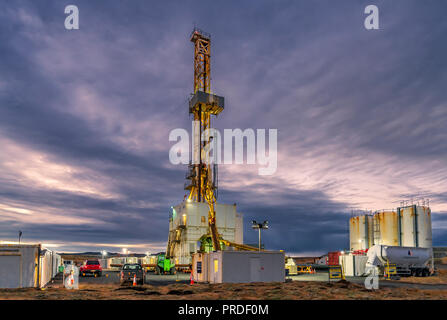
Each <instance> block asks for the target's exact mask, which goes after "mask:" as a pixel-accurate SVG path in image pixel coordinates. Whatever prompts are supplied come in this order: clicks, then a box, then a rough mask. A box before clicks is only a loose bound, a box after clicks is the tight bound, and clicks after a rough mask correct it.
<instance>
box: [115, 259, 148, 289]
mask: <svg viewBox="0 0 447 320" xmlns="http://www.w3.org/2000/svg"><path fill="white" fill-rule="evenodd" d="M145 275H146V274H145V271H144V269H143V268H142V267H141V264H139V263H126V264H124V265H123V267H122V268H121V274H120V284H121V285H123V284H124V283H126V282H131V283H133V279H134V277H136V281H137V284H144V280H145Z"/></svg>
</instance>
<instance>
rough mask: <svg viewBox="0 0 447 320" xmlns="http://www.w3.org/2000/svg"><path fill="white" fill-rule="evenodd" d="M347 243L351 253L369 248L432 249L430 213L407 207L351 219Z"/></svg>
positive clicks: (429, 211)
mask: <svg viewBox="0 0 447 320" xmlns="http://www.w3.org/2000/svg"><path fill="white" fill-rule="evenodd" d="M349 239H350V249H351V250H352V251H356V250H366V249H369V248H370V247H372V246H373V245H387V246H401V247H419V248H432V228H431V210H430V208H429V207H428V206H419V205H411V206H405V207H399V208H397V209H396V210H382V211H377V212H375V213H373V214H364V215H359V216H354V217H351V219H350V220H349Z"/></svg>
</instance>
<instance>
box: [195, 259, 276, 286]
mask: <svg viewBox="0 0 447 320" xmlns="http://www.w3.org/2000/svg"><path fill="white" fill-rule="evenodd" d="M192 268H193V277H194V280H195V281H198V282H209V283H225V282H229V283H246V282H284V280H285V255H284V252H281V251H216V252H209V253H195V254H193V256H192Z"/></svg>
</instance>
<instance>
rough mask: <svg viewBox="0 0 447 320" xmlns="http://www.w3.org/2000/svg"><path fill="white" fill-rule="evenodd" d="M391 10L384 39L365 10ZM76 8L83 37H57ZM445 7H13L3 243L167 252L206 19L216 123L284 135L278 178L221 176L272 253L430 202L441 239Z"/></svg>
mask: <svg viewBox="0 0 447 320" xmlns="http://www.w3.org/2000/svg"><path fill="white" fill-rule="evenodd" d="M371 3H373V4H376V5H378V7H379V9H380V30H376V31H368V30H366V29H365V28H364V24H363V23H364V19H365V17H366V15H365V14H364V8H365V7H366V6H367V5H368V4H371ZM68 4H76V5H77V6H78V7H79V10H80V29H79V30H73V31H67V30H65V29H64V20H65V16H66V15H65V14H64V8H65V6H66V5H68ZM446 9H447V4H446V3H445V1H444V0H438V1H434V0H433V1H422V0H419V1H410V0H394V1H377V0H375V1H362V0H355V1H336V4H335V1H329V0H327V1H311V0H306V1H304V0H300V1H220V2H218V1H178V2H175V1H169V2H167V1H137V0H134V1H118V0H114V1H100V0H95V1H91V0H90V1H77V0H74V1H70V2H68V1H46V0H39V1H31V0H29V1H19V0H17V1H3V2H2V5H1V10H0V146H1V149H0V240H3V241H14V240H16V239H17V233H18V230H22V231H23V237H24V238H23V239H24V241H27V242H42V243H44V244H46V245H48V246H50V247H52V248H55V249H57V250H60V251H70V250H71V251H73V250H101V249H108V250H115V251H116V250H120V248H122V247H123V246H127V247H128V248H129V249H130V250H132V251H138V252H144V251H146V250H149V251H152V252H155V251H159V250H163V249H164V248H165V243H166V240H167V231H168V214H169V208H170V206H171V205H174V204H177V203H179V202H181V201H182V199H183V196H184V194H185V192H184V190H183V183H184V175H185V171H186V168H185V167H184V166H175V165H172V164H170V163H169V158H168V153H169V149H170V147H171V146H172V144H173V143H171V142H169V141H168V135H169V132H170V131H171V130H172V129H174V128H187V129H189V128H190V126H191V123H190V119H189V117H188V109H187V103H186V101H187V98H188V96H189V94H190V92H191V91H192V77H193V74H192V71H193V69H192V57H193V48H192V44H191V43H190V42H189V34H190V32H191V30H192V28H193V26H194V24H196V25H197V26H199V27H200V28H202V29H204V30H206V31H208V32H210V33H211V34H212V88H213V91H214V92H215V93H217V94H220V95H223V96H225V99H226V108H225V111H224V113H223V114H222V115H221V116H219V118H218V119H217V121H215V126H216V127H217V128H219V129H224V128H242V129H245V128H254V129H256V128H276V129H278V170H277V172H276V173H275V174H274V175H273V176H259V175H258V174H257V169H258V167H257V166H256V165H222V166H221V167H220V182H219V187H220V192H219V199H220V201H221V202H224V203H237V205H238V208H239V211H241V212H243V213H244V214H245V223H246V227H245V242H247V243H253V242H256V239H257V233H256V232H255V231H253V230H251V229H250V228H249V221H250V220H252V219H259V220H263V219H268V220H269V221H270V226H271V228H270V229H269V230H268V231H266V232H265V237H264V240H265V243H266V246H267V248H271V249H285V250H287V251H288V252H293V253H300V254H309V253H323V252H327V251H328V250H337V249H343V248H347V247H348V246H349V244H348V223H347V219H348V217H349V216H350V212H351V210H352V209H353V208H357V209H369V210H376V209H387V208H395V207H397V206H398V205H399V203H400V201H401V200H403V199H407V198H410V197H411V196H413V197H422V196H424V197H428V198H430V200H431V201H430V204H431V207H432V211H433V239H434V244H435V245H447V58H446V57H447V41H446V36H447V20H446V18H445V14H446Z"/></svg>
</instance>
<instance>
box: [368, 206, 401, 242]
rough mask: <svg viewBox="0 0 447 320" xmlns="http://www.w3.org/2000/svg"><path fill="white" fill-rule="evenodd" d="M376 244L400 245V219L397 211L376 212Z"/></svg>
mask: <svg viewBox="0 0 447 320" xmlns="http://www.w3.org/2000/svg"><path fill="white" fill-rule="evenodd" d="M374 224H375V226H374V229H375V231H376V232H375V235H374V244H381V245H388V246H398V245H399V219H398V214H397V212H396V211H393V210H383V211H378V212H376V213H375V214H374Z"/></svg>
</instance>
